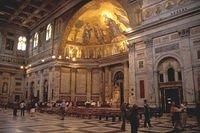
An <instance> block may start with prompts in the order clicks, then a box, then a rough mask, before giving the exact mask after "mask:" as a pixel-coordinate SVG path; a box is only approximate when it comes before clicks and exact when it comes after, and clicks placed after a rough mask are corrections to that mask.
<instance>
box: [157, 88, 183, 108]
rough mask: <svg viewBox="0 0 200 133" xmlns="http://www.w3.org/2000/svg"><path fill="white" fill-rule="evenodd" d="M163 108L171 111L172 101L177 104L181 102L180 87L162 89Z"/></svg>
mask: <svg viewBox="0 0 200 133" xmlns="http://www.w3.org/2000/svg"><path fill="white" fill-rule="evenodd" d="M161 98H162V109H163V110H164V111H165V112H170V107H171V103H172V102H175V103H176V104H177V105H179V104H180V102H181V95H180V90H179V89H178V88H166V89H162V90H161Z"/></svg>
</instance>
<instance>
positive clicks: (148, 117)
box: [144, 100, 151, 127]
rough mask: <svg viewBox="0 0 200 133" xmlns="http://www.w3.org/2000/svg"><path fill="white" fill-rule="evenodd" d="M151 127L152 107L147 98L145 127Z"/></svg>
mask: <svg viewBox="0 0 200 133" xmlns="http://www.w3.org/2000/svg"><path fill="white" fill-rule="evenodd" d="M147 126H148V127H151V121H150V107H149V105H148V104H147V100H144V127H147Z"/></svg>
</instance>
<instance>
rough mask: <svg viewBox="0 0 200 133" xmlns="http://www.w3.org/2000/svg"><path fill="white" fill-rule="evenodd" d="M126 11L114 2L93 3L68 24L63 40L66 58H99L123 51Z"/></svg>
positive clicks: (127, 22) (126, 20) (126, 26)
mask: <svg viewBox="0 0 200 133" xmlns="http://www.w3.org/2000/svg"><path fill="white" fill-rule="evenodd" d="M128 29H130V26H129V19H128V17H127V13H126V11H125V10H124V9H123V8H122V7H121V5H120V4H119V3H117V2H116V1H115V0H93V1H91V2H90V3H88V4H86V5H85V6H84V7H83V8H81V9H80V10H79V11H78V12H77V13H76V14H75V15H74V16H73V18H72V20H71V21H70V22H69V24H68V26H67V28H66V31H65V35H64V40H63V44H62V45H63V46H64V50H65V51H64V53H65V56H68V57H71V58H73V57H76V58H99V57H103V56H108V55H109V54H110V55H113V54H117V53H120V52H124V51H125V50H126V46H125V45H126V44H125V40H126V37H125V36H124V31H127V30H128Z"/></svg>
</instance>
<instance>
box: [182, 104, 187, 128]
mask: <svg viewBox="0 0 200 133" xmlns="http://www.w3.org/2000/svg"><path fill="white" fill-rule="evenodd" d="M181 109H182V113H181V123H182V126H183V128H185V127H186V121H187V102H185V103H183V104H181Z"/></svg>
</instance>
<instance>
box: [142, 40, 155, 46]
mask: <svg viewBox="0 0 200 133" xmlns="http://www.w3.org/2000/svg"><path fill="white" fill-rule="evenodd" d="M143 42H144V44H146V48H148V47H152V46H153V39H152V38H148V39H145V40H143Z"/></svg>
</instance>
